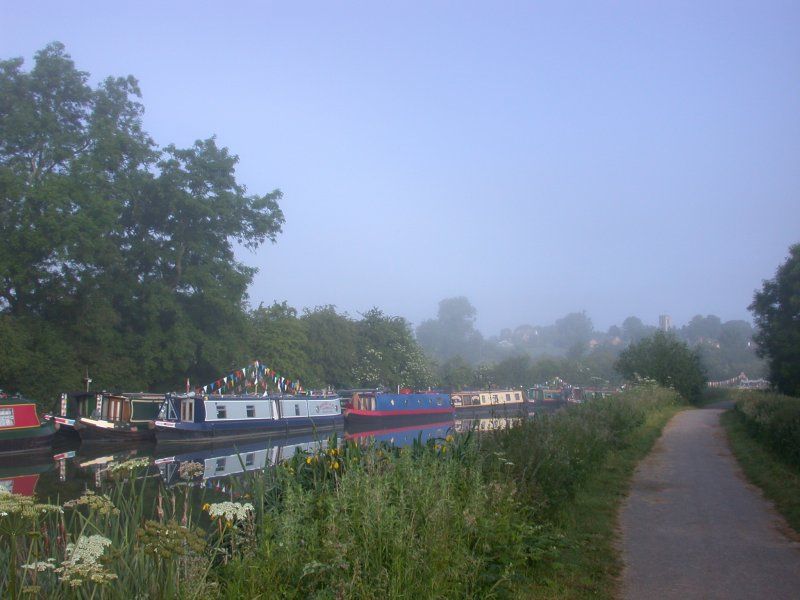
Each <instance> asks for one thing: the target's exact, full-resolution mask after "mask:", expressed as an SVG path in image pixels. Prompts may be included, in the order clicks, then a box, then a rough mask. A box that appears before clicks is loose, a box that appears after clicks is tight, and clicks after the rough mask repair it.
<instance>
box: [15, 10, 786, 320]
mask: <svg viewBox="0 0 800 600" xmlns="http://www.w3.org/2000/svg"><path fill="white" fill-rule="evenodd" d="M389 4H390V3H386V2H369V3H366V2H363V3H356V2H330V1H325V2H286V3H283V4H281V5H279V4H277V3H261V2H252V3H245V2H234V3H221V2H220V3H201V2H172V1H169V2H164V1H163V0H162V1H159V2H131V3H126V4H124V5H123V4H122V3H118V2H108V1H104V2H63V1H62V2H36V1H34V0H26V1H25V2H21V1H14V2H9V1H8V0H1V1H0V11H1V12H0V57H2V58H10V57H13V56H23V57H25V58H26V59H27V60H30V59H31V58H32V56H33V54H34V52H35V51H36V50H38V49H40V48H42V47H43V46H44V45H45V44H47V43H48V42H50V41H53V40H59V41H62V42H64V43H65V44H66V46H67V50H68V51H69V52H70V54H71V55H72V57H73V59H74V60H75V62H76V64H77V66H78V67H79V68H81V69H83V70H86V71H88V72H90V73H91V74H92V78H93V81H97V80H99V79H100V78H102V77H105V76H107V75H127V74H133V75H134V76H136V77H137V78H138V79H139V82H140V84H141V88H142V92H143V95H144V98H143V101H144V105H145V107H146V111H147V112H146V115H145V126H146V128H147V129H148V131H149V132H150V133H151V135H152V136H153V138H154V139H155V140H156V141H157V142H158V143H160V144H162V145H166V144H168V143H170V142H175V143H176V144H178V145H190V144H191V143H192V142H193V141H194V140H195V139H198V138H203V137H207V136H209V135H211V134H216V135H217V136H218V140H219V142H220V143H221V144H223V145H226V146H228V147H229V148H230V149H231V150H232V151H233V152H234V153H236V154H238V155H239V157H240V159H241V162H240V167H239V170H238V176H239V180H240V181H241V182H242V183H244V184H245V185H247V187H248V189H249V190H250V191H252V192H259V193H261V192H266V191H268V190H271V189H273V188H276V187H277V188H280V189H281V190H282V191H283V192H284V194H285V199H284V201H283V203H282V207H283V209H284V211H285V214H286V226H285V230H284V233H283V235H281V236H280V238H279V241H278V244H277V245H274V246H267V247H263V248H262V249H261V250H259V251H258V252H257V253H256V254H249V253H247V252H243V253H242V258H243V259H244V260H245V261H247V262H248V263H250V264H255V265H257V266H258V267H259V269H260V273H259V275H258V276H257V278H256V280H255V282H254V285H253V286H252V288H251V292H250V295H251V300H252V302H253V303H254V304H256V305H257V304H258V302H259V301H264V302H266V303H270V302H272V300H274V299H277V300H283V299H286V300H288V301H289V303H290V304H292V305H294V306H296V307H298V308H302V307H304V306H314V305H318V304H335V305H336V306H337V307H339V308H340V309H342V310H347V311H348V312H350V313H351V314H352V315H356V314H357V313H358V312H363V311H365V310H367V309H369V308H370V307H372V306H378V307H380V308H382V309H383V310H385V311H386V312H388V313H390V314H396V315H402V316H405V317H406V318H408V319H409V320H411V321H412V322H414V323H419V322H420V321H421V320H423V319H425V318H429V317H431V316H433V315H434V314H435V312H436V308H437V304H438V301H439V300H440V299H442V298H444V297H448V296H454V295H466V296H467V297H469V298H470V300H471V301H472V303H473V304H474V305H475V306H476V308H477V309H478V326H479V327H480V328H481V329H482V330H483V331H484V332H485V333H487V334H492V333H496V332H497V331H498V330H499V329H500V328H501V327H513V326H516V325H519V324H523V323H530V324H548V323H551V322H552V321H553V320H555V319H556V318H558V317H561V316H563V315H564V314H566V313H567V312H570V311H575V310H582V309H585V310H586V311H587V312H588V314H589V316H591V317H592V319H593V320H594V322H595V325H596V326H597V327H598V328H603V329H604V328H606V327H608V326H609V325H611V324H613V323H620V322H621V321H622V320H623V319H624V318H625V317H627V316H629V315H637V316H639V317H641V318H642V319H643V320H644V321H645V322H649V323H652V324H655V323H656V322H657V318H658V314H659V313H669V314H670V315H672V317H673V321H676V322H677V323H679V324H681V323H683V322H685V321H687V320H688V319H689V318H691V317H692V316H693V315H694V314H697V313H704V314H705V313H714V314H717V315H719V316H720V317H722V318H723V319H726V320H727V319H736V318H749V313H748V312H747V310H746V307H747V305H748V304H749V302H750V300H751V298H752V294H753V291H754V290H755V289H756V288H757V287H760V284H761V281H762V279H764V278H768V277H772V276H773V275H774V272H775V269H776V268H777V266H778V265H779V264H780V263H781V262H782V261H783V260H784V259H785V257H786V253H787V248H788V246H789V245H790V244H792V243H796V242H800V33H798V32H800V3H798V2H796V1H795V2H761V1H759V2H749V3H739V2H730V1H725V2H658V3H656V2H585V3H581V2H553V3H540V2H519V3H517V2H488V1H487V2H463V1H458V2H456V1H453V2H422V1H420V2H414V3H411V2H403V3H399V2H397V3H391V4H393V6H389ZM28 66H30V62H29V63H28Z"/></svg>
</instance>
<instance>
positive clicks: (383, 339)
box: [353, 308, 432, 389]
mask: <svg viewBox="0 0 800 600" xmlns="http://www.w3.org/2000/svg"><path fill="white" fill-rule="evenodd" d="M356 335H357V352H358V357H357V362H356V365H355V368H354V371H353V375H354V379H355V381H356V383H357V385H359V386H368V387H377V386H380V385H385V386H389V387H390V388H391V387H396V386H401V387H412V388H417V389H419V388H424V387H426V386H428V385H430V384H431V383H432V375H431V372H430V368H429V366H428V363H427V361H426V359H425V356H424V354H423V352H422V349H421V348H420V347H419V345H418V344H417V341H416V340H415V339H414V335H413V334H412V332H411V327H410V326H409V324H408V322H407V321H406V320H405V319H403V318H402V317H391V316H388V315H385V314H384V313H383V312H382V311H380V310H379V309H377V308H373V309H372V310H369V311H367V312H366V313H365V314H364V315H363V318H362V319H361V320H360V321H358V323H357V324H356Z"/></svg>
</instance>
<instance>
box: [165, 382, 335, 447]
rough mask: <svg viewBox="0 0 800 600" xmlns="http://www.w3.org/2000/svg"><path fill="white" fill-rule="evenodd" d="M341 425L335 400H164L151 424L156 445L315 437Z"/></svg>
mask: <svg viewBox="0 0 800 600" xmlns="http://www.w3.org/2000/svg"><path fill="white" fill-rule="evenodd" d="M342 423H343V417H342V407H341V402H340V399H339V396H337V395H330V394H325V395H318V396H299V395H298V396H290V395H281V396H257V395H250V394H245V395H208V394H195V393H193V392H190V393H188V394H167V396H166V398H165V400H164V404H162V406H161V411H160V412H159V414H158V418H157V420H156V421H154V426H155V433H156V441H157V442H158V443H165V442H186V441H187V440H192V441H198V442H201V441H206V442H213V441H214V440H219V439H221V438H242V437H252V436H257V435H264V434H269V433H281V432H285V433H288V432H290V431H292V432H298V431H318V430H322V429H332V428H335V427H337V426H340V425H341V424H342Z"/></svg>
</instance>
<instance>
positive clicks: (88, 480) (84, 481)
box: [0, 405, 559, 503]
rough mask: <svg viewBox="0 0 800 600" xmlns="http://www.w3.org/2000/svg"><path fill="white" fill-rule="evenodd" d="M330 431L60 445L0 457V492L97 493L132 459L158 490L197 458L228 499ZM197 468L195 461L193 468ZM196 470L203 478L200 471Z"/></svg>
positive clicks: (436, 423)
mask: <svg viewBox="0 0 800 600" xmlns="http://www.w3.org/2000/svg"><path fill="white" fill-rule="evenodd" d="M557 408H559V406H558V405H539V406H536V407H535V408H534V409H532V410H530V411H529V412H528V418H531V417H534V416H535V415H536V414H537V413H541V412H550V411H553V410H556V409H557ZM520 417H521V415H515V416H511V415H508V416H506V415H503V416H500V415H498V414H493V415H492V414H489V415H485V414H484V415H470V414H466V415H456V416H455V418H451V419H448V420H442V419H441V416H439V417H438V419H437V420H432V421H430V422H428V423H425V424H421V425H414V426H402V425H400V426H394V427H393V426H391V424H389V425H388V426H387V425H385V424H382V425H381V426H380V428H375V429H359V430H350V429H348V428H345V429H344V430H343V431H340V432H337V437H338V439H339V440H342V439H352V440H356V441H362V442H364V443H370V441H372V440H374V441H375V442H385V443H388V444H391V445H394V446H398V447H402V446H407V445H411V444H413V443H414V440H420V441H421V442H422V443H426V442H427V441H428V440H431V439H444V438H445V437H446V436H447V435H449V434H451V433H454V432H466V431H469V430H474V431H477V432H486V431H492V430H496V429H501V428H505V427H513V426H514V424H515V423H517V422H519V420H520ZM329 439H330V432H325V434H323V435H321V434H313V433H308V434H303V435H294V436H292V435H289V436H285V435H284V436H278V437H276V436H265V437H263V438H250V439H247V440H236V441H235V442H233V441H230V442H227V443H225V442H220V443H219V444H216V445H214V446H208V445H207V444H206V445H195V446H176V445H173V444H170V445H167V446H163V445H158V444H153V443H151V444H137V445H130V446H125V447H109V446H98V445H94V444H81V443H80V441H77V440H76V441H72V442H70V441H67V442H59V444H58V445H57V446H56V447H54V448H53V451H52V452H50V453H37V454H28V455H22V456H14V457H2V458H0V490H6V491H9V492H13V493H17V494H24V495H28V496H35V497H36V498H37V499H39V500H40V501H42V502H44V501H50V502H59V503H63V502H65V501H67V500H71V499H74V498H77V497H79V496H80V495H81V494H83V492H84V491H85V490H89V489H90V490H95V491H97V492H98V493H99V492H101V491H102V490H108V487H109V486H113V485H115V481H116V478H115V477H113V472H114V467H115V466H118V465H120V464H122V463H124V462H125V461H128V460H132V459H145V460H146V461H147V464H148V465H149V466H148V467H147V469H146V470H142V471H141V472H142V473H143V476H144V477H146V478H147V479H149V480H152V483H153V487H157V483H158V482H159V480H160V481H161V482H163V483H164V484H165V485H168V486H171V485H174V484H176V483H179V482H180V481H181V473H182V471H181V465H184V469H185V465H187V464H188V463H196V464H195V465H193V468H194V469H196V470H197V474H196V475H195V477H194V481H195V483H196V484H197V485H198V487H200V488H202V489H203V491H204V494H207V495H208V496H209V498H215V497H219V498H230V496H231V490H232V489H233V488H234V487H236V483H235V480H236V479H237V478H242V477H243V474H244V473H246V472H254V471H257V470H263V469H265V468H269V467H271V466H274V465H277V464H279V463H280V462H281V461H284V460H286V459H288V458H291V457H292V456H294V454H295V453H296V452H314V451H316V450H318V449H320V448H322V449H325V448H327V445H328V443H329ZM197 465H200V466H197ZM201 469H202V477H200V473H199V472H200V470H201Z"/></svg>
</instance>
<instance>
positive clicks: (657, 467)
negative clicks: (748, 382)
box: [620, 409, 800, 600]
mask: <svg viewBox="0 0 800 600" xmlns="http://www.w3.org/2000/svg"><path fill="white" fill-rule="evenodd" d="M721 413H722V410H719V409H705V410H687V411H683V412H681V413H679V414H678V415H676V416H675V417H674V418H673V419H672V420H671V421H670V422H669V424H668V425H667V427H666V428H665V429H664V434H663V435H662V437H661V439H660V440H659V441H658V442H657V443H656V446H655V447H654V449H653V451H652V452H651V453H650V455H649V456H648V457H647V458H646V459H645V460H643V461H642V463H641V464H640V465H639V466H638V468H637V469H636V473H635V475H634V477H633V481H632V486H631V493H630V496H629V497H628V499H627V500H626V502H625V503H624V505H623V507H622V512H621V515H620V523H621V526H622V550H623V555H624V559H625V570H624V573H623V585H622V591H623V596H624V597H625V598H634V599H647V600H651V599H668V598H680V599H689V598H704V599H706V598H708V599H710V598H725V599H737V598H768V599H770V600H773V599H780V598H793V599H798V598H800V537H798V536H797V535H796V534H794V533H793V532H792V531H791V530H790V529H789V527H788V525H786V523H785V521H783V519H782V518H781V517H780V516H779V515H778V514H777V513H776V512H775V510H774V509H773V508H772V506H771V505H770V504H769V502H768V501H767V500H765V499H764V497H763V496H762V495H761V493H760V491H759V490H758V489H757V488H755V487H754V486H752V485H750V484H748V483H747V482H746V481H745V479H744V475H743V474H742V473H741V471H740V470H739V467H738V465H737V464H736V461H735V459H734V458H733V456H732V455H731V452H730V450H729V449H728V444H727V441H726V438H725V432H724V430H723V429H722V427H721V426H720V424H719V415H720V414H721Z"/></svg>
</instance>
